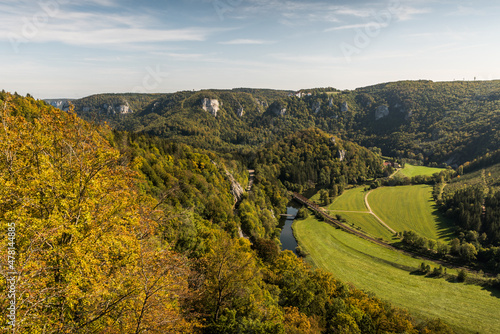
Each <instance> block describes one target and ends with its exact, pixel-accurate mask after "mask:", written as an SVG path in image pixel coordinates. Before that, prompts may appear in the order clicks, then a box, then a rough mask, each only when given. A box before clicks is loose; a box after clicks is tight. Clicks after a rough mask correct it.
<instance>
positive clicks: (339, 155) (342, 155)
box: [337, 150, 346, 161]
mask: <svg viewBox="0 0 500 334" xmlns="http://www.w3.org/2000/svg"><path fill="white" fill-rule="evenodd" d="M337 153H338V154H337V155H338V157H339V160H340V161H344V160H345V155H346V152H345V150H339V151H338V152H337Z"/></svg>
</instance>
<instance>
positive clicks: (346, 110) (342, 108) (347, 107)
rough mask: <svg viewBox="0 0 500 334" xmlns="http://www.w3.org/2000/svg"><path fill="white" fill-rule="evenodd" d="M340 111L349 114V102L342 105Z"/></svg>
mask: <svg viewBox="0 0 500 334" xmlns="http://www.w3.org/2000/svg"><path fill="white" fill-rule="evenodd" d="M340 111H341V112H348V111H349V105H348V104H347V102H343V103H342V105H341V106H340Z"/></svg>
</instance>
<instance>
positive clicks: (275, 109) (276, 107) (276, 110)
mask: <svg viewBox="0 0 500 334" xmlns="http://www.w3.org/2000/svg"><path fill="white" fill-rule="evenodd" d="M269 109H270V111H271V112H272V113H273V114H274V115H276V116H285V114H286V108H285V107H283V106H282V105H281V104H279V103H278V102H274V103H273V104H271V106H270V107H269Z"/></svg>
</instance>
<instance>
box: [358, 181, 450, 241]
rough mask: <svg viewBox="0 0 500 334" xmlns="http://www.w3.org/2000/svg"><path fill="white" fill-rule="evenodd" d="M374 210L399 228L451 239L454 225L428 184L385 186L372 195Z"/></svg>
mask: <svg viewBox="0 0 500 334" xmlns="http://www.w3.org/2000/svg"><path fill="white" fill-rule="evenodd" d="M368 203H369V204H370V207H371V208H372V210H373V212H374V213H375V214H376V215H377V216H378V217H380V219H382V220H383V221H384V222H385V223H386V224H387V225H389V226H390V227H392V228H393V229H394V230H396V231H398V232H402V231H408V230H414V231H415V232H417V233H418V234H420V235H422V236H425V237H427V238H430V239H435V240H442V241H448V240H451V239H452V237H453V233H454V225H453V223H452V222H450V221H449V220H447V219H446V218H445V217H444V216H443V215H442V214H441V213H440V212H439V211H438V210H437V206H436V204H435V202H434V200H433V199H432V187H431V186H428V185H415V186H399V187H382V188H378V189H375V190H374V191H372V192H371V193H370V195H369V196H368Z"/></svg>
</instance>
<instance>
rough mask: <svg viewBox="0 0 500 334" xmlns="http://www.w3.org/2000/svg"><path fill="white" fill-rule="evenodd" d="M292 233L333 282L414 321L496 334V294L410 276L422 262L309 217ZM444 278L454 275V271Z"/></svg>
mask: <svg viewBox="0 0 500 334" xmlns="http://www.w3.org/2000/svg"><path fill="white" fill-rule="evenodd" d="M293 228H294V234H295V236H296V238H297V240H298V242H299V245H300V246H301V247H302V248H303V249H305V250H306V252H307V253H308V254H309V255H308V256H307V257H306V261H308V262H309V263H311V264H312V265H313V266H316V267H319V268H323V269H325V270H327V271H329V272H332V273H333V274H334V275H335V276H336V277H337V278H338V279H340V280H343V281H345V282H351V283H353V284H354V285H355V286H356V287H357V288H360V289H363V290H365V291H372V292H374V293H375V294H376V295H377V297H379V298H382V299H384V300H387V301H390V302H391V303H393V304H394V305H396V306H399V307H402V308H406V309H408V310H409V311H410V312H411V313H412V314H414V315H415V316H416V317H418V318H421V319H431V318H441V319H442V320H443V321H445V322H447V323H448V324H450V325H451V326H452V327H453V328H454V329H455V330H457V332H458V333H476V332H479V333H498V329H499V328H500V316H499V315H500V313H499V312H500V291H495V290H488V289H485V288H482V287H479V286H476V285H466V284H463V283H455V282H453V280H452V281H450V282H449V281H447V280H445V279H444V278H429V277H425V276H422V275H419V274H416V273H415V272H414V270H415V269H416V268H417V267H419V266H420V264H421V263H422V260H420V259H416V258H412V257H410V256H407V255H405V254H403V253H401V252H398V251H395V250H390V249H387V248H384V247H381V246H379V245H376V244H374V243H372V242H369V241H367V240H364V239H361V238H359V237H356V236H354V235H352V234H349V233H346V232H343V231H341V230H339V229H336V228H334V227H332V226H331V225H328V224H327V223H324V222H319V221H317V220H316V219H315V218H314V217H309V218H308V219H306V220H300V221H296V222H295V223H294V225H293ZM426 263H428V264H430V265H431V267H436V266H437V265H435V264H433V263H431V262H426ZM447 272H448V274H452V275H456V271H455V270H452V269H447Z"/></svg>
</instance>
